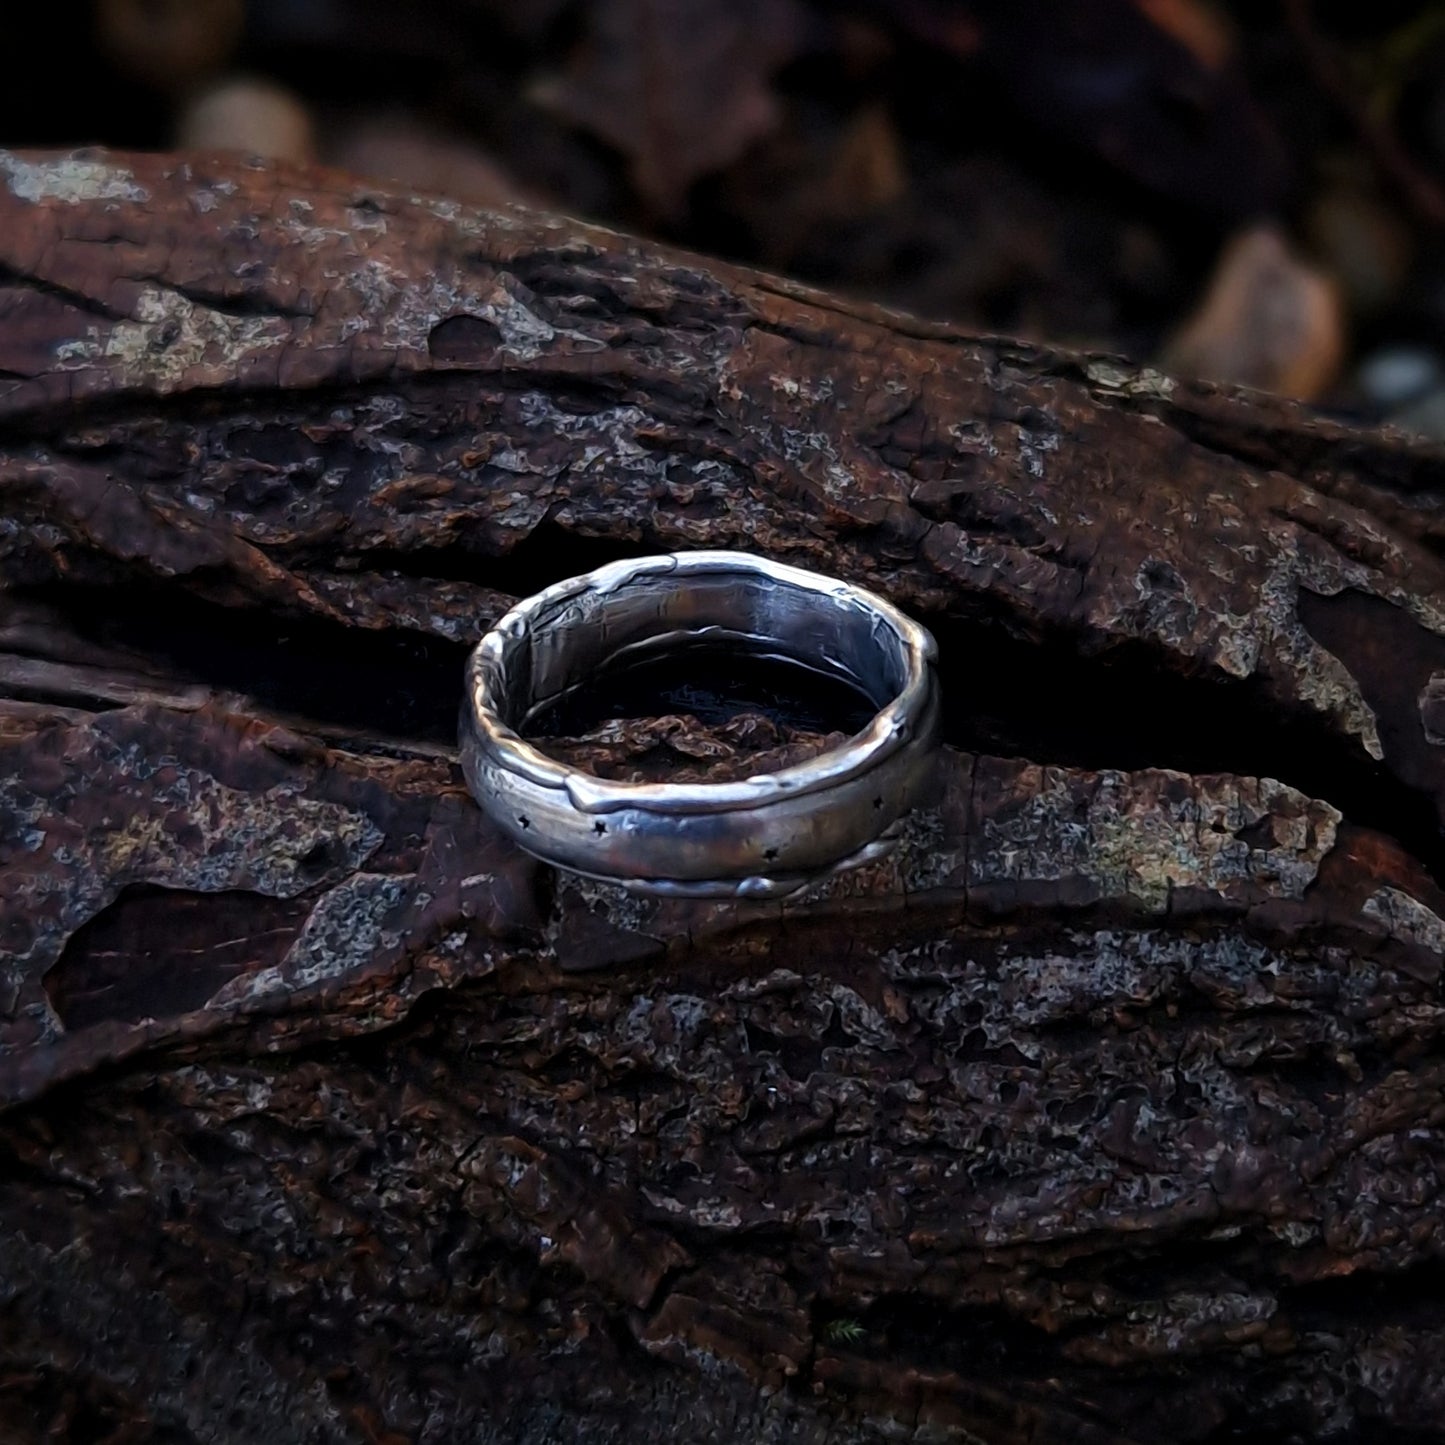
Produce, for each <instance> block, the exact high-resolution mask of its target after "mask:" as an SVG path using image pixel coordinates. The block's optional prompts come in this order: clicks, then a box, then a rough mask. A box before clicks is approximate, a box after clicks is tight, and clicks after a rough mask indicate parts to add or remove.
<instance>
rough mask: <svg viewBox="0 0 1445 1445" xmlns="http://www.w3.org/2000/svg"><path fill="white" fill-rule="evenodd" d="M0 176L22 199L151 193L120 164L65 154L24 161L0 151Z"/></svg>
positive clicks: (139, 197)
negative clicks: (49, 159)
mask: <svg viewBox="0 0 1445 1445" xmlns="http://www.w3.org/2000/svg"><path fill="white" fill-rule="evenodd" d="M0 175H3V176H4V177H5V179H6V181H7V182H8V183H9V187H10V191H11V193H12V194H13V195H16V196H18V197H19V198H20V199H21V200H22V201H30V202H32V203H39V202H40V201H62V202H64V203H65V204H66V205H70V206H74V205H79V204H80V203H81V202H83V201H148V200H150V192H149V191H148V190H146V189H145V187H144V186H142V185H140V184H138V183H137V181H136V178H135V176H134V175H133V174H132V173H131V172H130V171H128V170H126V169H125V168H124V167H123V166H115V165H108V164H107V163H106V162H104V161H92V160H82V159H81V158H80V157H78V156H65V157H62V158H61V159H60V160H54V161H26V160H21V159H20V157H19V156H17V155H14V154H12V153H11V152H10V151H0Z"/></svg>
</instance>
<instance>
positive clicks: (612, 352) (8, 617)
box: [0, 154, 1445, 1445]
mask: <svg viewBox="0 0 1445 1445" xmlns="http://www.w3.org/2000/svg"><path fill="white" fill-rule="evenodd" d="M1442 517H1445V453H1442V451H1441V449H1440V448H1439V447H1436V446H1426V445H1424V444H1420V443H1415V442H1411V441H1409V440H1407V439H1405V438H1404V437H1402V436H1400V435H1397V434H1392V433H1388V432H1377V431H1370V430H1365V429H1361V428H1358V427H1355V426H1352V425H1350V424H1349V423H1348V422H1346V421H1331V420H1327V419H1324V418H1321V417H1318V416H1313V415H1310V414H1308V413H1306V412H1304V411H1302V410H1300V409H1298V408H1295V407H1293V406H1291V405H1289V404H1287V403H1285V402H1281V401H1276V400H1271V399H1268V398H1264V397H1244V396H1240V395H1234V394H1230V393H1227V392H1223V391H1219V390H1214V389H1210V388H1207V387H1201V386H1191V385H1186V384H1183V383H1179V382H1176V381H1172V380H1170V379H1168V378H1166V377H1164V376H1161V375H1159V374H1157V373H1154V372H1151V371H1148V370H1140V369H1137V368H1134V367H1131V366H1129V365H1126V364H1124V363H1122V362H1119V361H1117V360H1115V359H1111V358H1105V357H1096V356H1085V355H1078V354H1071V353H1065V352H1062V351H1057V350H1050V349H1047V348H1043V347H1039V346H1031V345H1025V344H1023V343H1019V342H1015V341H1005V340H1001V339H997V338H980V337H974V336H966V335H962V334H960V333H958V332H956V331H954V330H951V329H950V328H948V327H946V326H941V325H929V324H925V323H921V322H918V321H915V320H912V319H909V318H906V317H903V316H898V315H893V314H889V313H885V312H882V311H879V310H876V309H873V308H870V307H868V306H865V305H860V304H855V303H852V302H848V301H844V300H840V299H839V298H836V297H830V296H826V295H822V294H819V293H817V292H814V291H811V290H808V289H806V288H803V287H800V286H797V285H794V284H792V283H790V282H786V281H782V280H779V279H777V278H774V277H768V276H763V275H759V274H756V273H752V272H749V271H744V270H740V269H737V268H734V267H730V266H727V265H725V264H723V263H719V262H715V261H704V260H700V259H698V258H696V257H692V256H686V255H679V254H675V253H669V252H666V251H664V250H661V249H659V248H656V247H653V246H650V245H646V244H644V243H642V242H638V241H634V240H631V239H629V238H627V237H623V236H619V235H615V234H612V233H610V232H605V231H601V230H597V229H592V228H589V227H587V226H585V225H582V224H579V223H576V222H573V221H570V220H563V219H560V218H557V217H553V216H547V215H541V214H535V213H524V212H516V213H508V214H485V213H480V212H474V211H468V210H465V209H463V208H460V207H458V206H456V205H454V204H451V203H449V202H446V201H442V200H437V199H430V198H424V197H404V196H399V195H393V194H388V193H386V192H384V191H381V190H378V189H376V188H374V187H372V186H369V185H365V184H362V183H359V182H356V181H353V180H350V179H348V178H346V177H342V176H338V175H331V174H326V173H318V172H292V171H286V170H279V169H271V168H263V167H260V166H249V165H245V164H242V163H233V162H226V161H218V160H199V159H191V160H181V159H178V158H175V157H138V156H137V157H118V156H106V155H103V154H95V155H87V156H81V157H55V156H25V157H21V156H9V155H0V567H3V574H0V580H3V590H0V750H3V751H0V1091H3V1100H4V1104H5V1106H6V1112H5V1114H4V1115H3V1116H0V1438H3V1439H4V1440H6V1441H7V1442H8V1441H10V1440H18V1441H31V1440H34V1441H39V1440H42V1439H43V1440H51V1441H53V1440H66V1441H77V1442H78V1441H81V1440H87V1441H89V1440H97V1439H106V1440H112V1441H133V1440H134V1441H157V1442H160V1441H164V1442H179V1441H197V1442H200V1441H205V1442H237V1445H253V1442H257V1441H267V1442H269V1441H290V1440H298V1441H300V1440H304V1441H318V1442H319V1441H327V1442H330V1441H338V1442H339V1441H371V1442H380V1441H386V1442H389V1445H400V1442H403V1441H416V1442H451V1441H460V1440H468V1441H478V1442H487V1441H494V1442H501V1441H508V1442H511V1441H517V1442H523V1441H525V1442H542V1441H584V1440H585V1441H601V1440H618V1441H622V1440H627V1441H637V1440H659V1441H662V1440H668V1441H671V1440H674V1439H684V1438H697V1439H702V1440H711V1441H717V1442H744V1441H747V1442H753V1441H779V1442H781V1441H818V1442H821V1441H823V1440H825V1439H826V1440H827V1441H829V1442H832V1445H839V1442H855V1441H856V1442H863V1441H875V1440H878V1441H881V1440H893V1439H898V1438H904V1437H912V1436H916V1437H917V1438H919V1439H952V1440H970V1439H974V1440H984V1441H989V1442H995V1441H998V1442H1003V1441H1034V1442H1044V1441H1048V1442H1052V1441H1060V1442H1065V1441H1067V1442H1082V1441H1089V1442H1106V1441H1107V1442H1123V1441H1129V1440H1135V1441H1152V1440H1159V1439H1166V1438H1172V1439H1175V1440H1180V1441H1222V1440H1226V1439H1228V1440H1244V1439H1260V1440H1264V1439H1268V1440H1281V1439H1290V1438H1294V1439H1324V1438H1359V1439H1369V1440H1372V1441H1389V1440H1401V1441H1403V1440H1407V1439H1408V1440H1418V1439H1421V1438H1440V1437H1439V1433H1438V1432H1439V1430H1440V1426H1439V1421H1440V1420H1441V1419H1442V1418H1445V1306H1442V1304H1441V1289H1440V1285H1441V1283H1442V1273H1441V1269H1440V1263H1439V1261H1440V1257H1441V1251H1442V1247H1445V1216H1442V1210H1441V1206H1440V1204H1439V1194H1440V1187H1441V1175H1442V1171H1445V1133H1442V1124H1445V1094H1442V1084H1445V1045H1442V1029H1445V1006H1442V1002H1441V979H1440V974H1441V959H1442V948H1445V895H1442V892H1441V876H1442V868H1445V844H1442V838H1445V834H1442V830H1441V824H1442V811H1445V748H1442V744H1445V570H1442V560H1441V554H1442V546H1445V522H1442V520H1441V519H1442ZM696 546H725V547H741V548H744V549H746V550H750V551H756V552H761V553H765V554H767V555H769V556H772V557H776V558H779V559H781V560H786V561H789V562H795V563H799V564H801V565H804V566H808V567H812V568H815V569H817V570H820V571H823V572H826V573H830V574H834V575H838V576H843V577H847V578H849V579H851V580H853V581H856V582H859V583H862V584H864V585H866V586H869V587H872V588H874V589H876V590H878V591H880V592H883V593H885V594H886V595H888V596H889V597H891V598H892V599H894V600H895V601H897V602H899V603H900V604H902V605H903V606H905V607H907V608H908V609H909V610H910V611H911V612H912V613H913V614H914V615H915V616H917V617H918V618H919V619H920V620H922V621H923V622H925V623H926V624H928V625H929V626H930V627H931V628H932V629H933V630H934V632H935V635H936V636H937V637H938V640H939V643H940V646H941V654H942V674H943V679H944V685H945V690H946V701H947V720H946V738H947V746H946V747H945V749H944V756H943V759H942V762H941V764H940V770H939V781H938V787H937V791H936V796H935V799H934V801H933V804H932V806H930V807H928V808H926V809H924V810H922V811H920V812H919V813H917V814H916V815H915V816H914V817H913V818H912V819H911V820H910V823H909V826H908V829H907V831H906V836H905V839H904V841H903V843H902V844H901V845H900V848H899V849H898V851H897V852H896V853H895V855H894V856H893V857H891V858H890V859H888V860H887V861H885V862H884V863H881V864H878V865H876V866H874V867H871V868H869V869H867V870H863V871H861V872H859V873H858V874H856V875H851V876H849V877H846V878H843V879H839V880H836V881H834V882H832V883H830V884H828V885H827V886H826V887H822V888H819V889H816V890H814V891H812V892H810V893H807V894H805V895H802V896H800V897H798V898H796V899H793V900H789V901H788V902H786V903H784V904H781V905H779V904H761V903H728V904H706V903H685V902H677V901H672V902H658V901H644V900H639V899H634V898H630V897H627V896H626V895H622V894H620V893H616V892H614V891H612V890H609V889H608V888H606V887H604V886H601V885H596V884H591V883H586V882H582V881H579V880H576V879H572V878H568V877H562V876H558V875H556V874H554V873H553V872H552V871H551V870H549V869H547V868H545V867H543V866H541V865H539V864H537V863H535V862H533V861H532V860H530V859H529V858H527V857H525V856H523V855H520V854H519V853H517V852H516V851H514V850H513V849H511V848H510V847H509V846H508V845H507V844H505V843H504V842H503V841H502V840H501V839H500V838H499V837H498V836H497V835H496V834H495V833H494V832H493V831H492V830H491V829H490V828H489V826H488V825H487V823H486V821H485V820H484V819H483V818H482V816H481V815H480V813H479V812H478V810H477V809H476V808H475V806H474V805H473V803H472V802H471V800H470V798H469V797H468V795H467V794H466V791H465V789H464V787H463V785H462V783H461V779H460V774H459V771H458V768H457V766H456V759H455V752H454V729H455V717H456V709H457V705H458V703H459V700H460V678H461V665H462V661H463V658H464V656H465V653H466V650H467V648H468V646H469V645H470V644H472V643H473V642H474V641H475V640H476V638H477V637H478V636H479V634H480V632H481V631H482V630H484V628H485V626H486V624H487V623H488V622H489V621H491V620H492V619H493V618H495V617H496V616H497V615H498V614H499V612H500V611H501V610H503V609H504V608H505V607H506V606H507V604H508V602H509V601H510V599H512V598H514V597H516V596H519V595H524V594H526V593H530V592H532V591H535V590H536V589H537V588H539V587H541V586H543V585H545V584H546V583H549V582H552V581H555V580H557V579H559V578H561V577H565V576H569V575H572V574H574V573H576V572H578V571H581V570H585V569H586V568H587V567H589V566H591V565H594V564H596V563H599V562H602V561H605V560H608V559H611V558H615V557H622V556H631V555H639V554H643V553H648V552H654V551H663V550H669V549H677V548H689V547H696ZM764 741H769V739H765V740H764ZM770 741H771V742H773V743H777V742H779V738H778V737H773V738H771V739H770ZM782 742H783V743H788V742H789V739H788V738H787V737H783V738H782ZM735 743H736V738H735V737H734V738H733V739H732V741H731V742H729V741H728V740H727V739H726V738H724V739H723V741H722V742H719V741H718V736H717V734H716V732H715V731H714V732H713V733H709V732H708V730H707V729H706V728H705V727H703V726H702V724H700V723H698V722H697V721H696V720H695V719H682V720H681V721H674V722H672V723H669V724H667V725H666V726H649V725H642V724H636V725H628V726H625V727H622V728H620V729H613V730H612V731H611V732H609V733H607V734H606V736H604V737H600V738H599V737H598V736H594V737H592V738H590V739H582V740H579V741H577V742H576V743H575V744H574V746H575V747H577V748H582V749H587V748H591V749H592V753H591V754H589V756H598V757H601V756H602V755H603V754H606V756H607V757H608V758H609V759H610V760H611V763H612V764H614V765H616V766H634V767H644V768H645V767H658V766H665V765H666V764H667V763H668V761H669V760H670V759H671V760H672V761H676V760H677V756H681V757H690V758H692V759H694V760H696V759H697V758H698V757H699V756H703V757H704V758H707V757H713V756H721V755H722V754H725V753H726V752H727V751H728V748H729V747H732V746H733V745H734V744H735ZM674 755H677V756H674ZM659 759H660V760H661V761H659Z"/></svg>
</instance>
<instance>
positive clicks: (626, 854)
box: [461, 551, 939, 898]
mask: <svg viewBox="0 0 1445 1445" xmlns="http://www.w3.org/2000/svg"><path fill="white" fill-rule="evenodd" d="M692 646H707V647H714V648H715V647H724V648H726V649H727V650H729V651H734V650H736V651H738V652H746V653H749V654H752V655H754V656H760V657H765V658H773V659H776V658H784V659H786V660H788V661H789V662H792V663H796V664H799V665H801V666H802V667H805V668H810V669H812V670H814V671H816V672H821V673H825V674H828V675H830V676H832V677H835V678H839V679H842V680H844V681H846V682H848V683H849V684H851V685H852V686H853V687H855V688H857V689H858V690H859V691H861V692H862V693H864V694H866V695H867V697H868V698H870V699H871V700H872V702H873V704H874V705H875V706H876V707H877V708H878V712H877V713H876V715H875V716H874V717H873V719H872V721H871V722H870V723H869V724H868V725H867V726H866V727H865V728H864V729H863V730H862V731H861V732H858V733H856V734H855V735H854V736H852V737H851V738H849V739H848V740H847V741H846V742H845V743H843V744H842V745H841V746H839V747H836V748H833V749H831V750H830V751H828V752H825V753H822V754H820V755H819V756H817V757H815V758H812V759H810V760H808V761H807V762H803V763H798V764H796V765H794V766H792V767H787V768H783V769H781V770H779V771H778V772H774V773H762V774H758V775H757V776H754V777H750V778H745V779H742V780H739V781H736V782H724V783H627V782H612V781H608V780H605V779H602V778H598V777H595V776H593V775H592V774H590V773H586V772H583V771H581V770H579V769H576V768H570V767H568V766H566V765H565V764H563V763H561V762H559V761H557V760H556V759H554V758H550V757H548V756H547V755H546V754H545V753H544V752H542V751H541V750H540V749H538V748H537V747H535V746H533V745H532V744H531V743H529V742H527V741H525V739H524V738H523V736H522V734H523V732H524V730H525V729H526V728H527V726H528V724H529V723H530V722H531V721H532V720H533V719H534V718H536V717H537V716H538V714H540V713H541V712H542V711H543V710H545V709H546V708H548V707H549V706H551V705H553V704H554V703H556V702H557V700H558V699H560V698H562V697H564V696H566V695H567V694H569V693H571V692H573V691H575V690H577V689H578V688H581V687H584V686H585V685H586V684H587V682H588V680H589V679H590V678H592V677H593V676H594V675H595V674H596V672H597V671H598V670H599V669H601V668H604V667H608V666H611V665H614V664H617V663H619V662H622V663H631V662H636V661H642V660H645V659H647V658H649V657H652V656H656V655H657V654H659V653H662V652H669V651H673V650H676V649H679V648H686V647H692ZM936 657H937V653H936V648H935V646H934V642H933V638H932V637H931V636H930V635H929V633H928V632H927V631H926V630H925V629H924V628H922V627H920V626H919V625H918V624H917V623H916V622H913V621H912V620H910V619H909V618H908V617H906V616H904V614H903V613H902V612H900V611H899V610H898V609H897V608H896V607H894V606H892V605H891V604H890V603H888V602H885V601H884V600H883V599H882V598H881V597H877V596H875V595H874V594H873V593H871V592H866V591H864V590H863V589H862V588H859V587H854V586H852V585H850V584H849V583H846V582H839V581H835V580H833V579H831V578H827V577H822V576H819V575H817V574H816V573H812V572H806V571H804V570H802V569H801V568H798V567H789V566H786V565H784V564H782V563H778V562H770V561H767V560H765V559H763V558H759V557H751V556H748V555H747V554H746V553H742V552H723V551H703V552H683V553H679V554H677V555H674V556H663V557H645V558H641V559H639V560H636V561H627V562H615V563H612V564H610V565H609V566H606V567H600V568H598V569H597V570H596V571H595V572H589V573H587V574H586V575H585V576H582V577H574V578H572V579H570V580H568V581H566V582H559V583H557V585H556V586H553V587H548V588H547V589H546V590H545V591H543V592H539V593H537V594H536V595H535V596H533V597H529V598H527V599H526V600H525V601H523V602H521V603H519V604H518V605H517V606H516V607H514V608H513V609H512V610H511V611H510V612H508V613H507V614H506V616H505V617H503V618H502V619H501V621H500V622H498V623H497V625H496V626H495V627H494V628H493V629H492V630H491V631H490V632H489V633H487V635H486V636H485V637H484V638H483V639H482V640H481V642H480V643H479V644H478V645H477V647H476V648H475V650H474V651H473V652H472V654H471V657H470V658H469V660H468V662H467V670H466V698H465V702H464V705H463V708H462V724H461V748H462V767H463V770H464V772H465V774H466V778H467V783H468V786H469V787H470V788H471V790H472V793H473V795H474V796H475V798H476V799H477V801H478V803H480V804H481V806H482V808H483V809H484V810H485V811H486V812H487V814H488V815H489V816H490V817H491V818H492V819H493V820H494V821H495V822H496V823H497V824H498V825H499V826H500V827H501V828H502V829H503V831H504V832H506V833H507V834H508V835H509V836H510V837H511V838H512V839H513V840H514V841H515V842H516V843H517V844H518V845H519V846H520V847H522V848H523V849H525V850H526V851H527V852H529V853H531V854H533V855H535V856H536V857H538V858H541V859H543V860H545V861H546V862H549V863H552V864H555V865H556V866H558V867H560V868H566V869H570V870H571V871H573V872H576V873H582V874H585V875H587V876H589V877H593V878H602V879H607V880H611V881H613V882H617V883H621V884H623V885H624V886H626V887H627V888H629V889H631V890H632V891H634V892H639V893H651V894H661V895H669V896H674V897H694V898H699V897H700V898H717V897H764V898H766V897H778V896H782V895H785V894H788V893H791V892H793V891H794V890H796V889H798V888H800V887H802V886H803V885H804V884H806V883H809V882H812V881H814V880H816V879H818V878H819V877H822V876H826V875H828V874H831V873H834V872H837V871H839V870H842V869H845V868H852V867H857V866H858V865H860V864H862V863H866V862H869V861H871V860H872V859H874V858H876V857H879V856H880V855H881V854H883V853H884V852H886V851H887V849H888V847H889V846H890V845H891V835H890V829H891V828H892V826H893V825H894V824H895V823H896V821H897V820H898V819H899V818H900V817H901V816H902V814H904V813H905V812H906V811H907V810H908V809H909V808H910V807H912V806H913V805H914V804H915V803H916V802H917V800H918V798H919V795H920V790H921V788H922V787H923V785H924V784H925V782H926V779H927V776H928V770H929V765H930V763H931V761H932V756H933V752H934V748H935V746H936V743H937V738H938V724H939V699H938V683H937V678H936V675H935V667H936Z"/></svg>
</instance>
